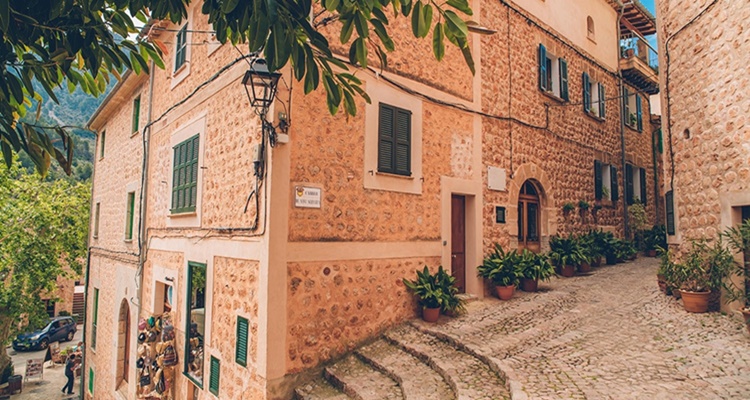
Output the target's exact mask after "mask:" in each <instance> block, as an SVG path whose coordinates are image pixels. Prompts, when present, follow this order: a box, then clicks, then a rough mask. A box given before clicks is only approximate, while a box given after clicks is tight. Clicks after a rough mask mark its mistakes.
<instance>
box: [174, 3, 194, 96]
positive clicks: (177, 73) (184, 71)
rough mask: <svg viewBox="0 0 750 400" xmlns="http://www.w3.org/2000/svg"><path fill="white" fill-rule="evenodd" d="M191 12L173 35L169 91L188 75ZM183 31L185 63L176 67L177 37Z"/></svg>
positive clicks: (191, 33) (190, 50) (190, 53)
mask: <svg viewBox="0 0 750 400" xmlns="http://www.w3.org/2000/svg"><path fill="white" fill-rule="evenodd" d="M190 14H191V11H190V10H188V18H187V19H186V21H185V24H184V25H182V26H179V27H178V29H177V32H175V34H174V54H173V55H172V80H171V82H170V90H171V89H174V88H175V87H176V86H177V85H179V84H180V82H182V81H184V80H185V78H187V76H188V75H190V64H191V62H190V58H191V55H192V48H193V46H192V45H191V43H192V40H193V32H192V26H193V21H192V18H190ZM183 29H184V30H185V40H184V46H185V51H184V55H185V61H184V62H183V63H182V64H181V65H180V66H179V67H178V66H177V55H178V48H177V46H178V45H179V43H178V40H177V39H178V36H179V34H180V31H182V30H183Z"/></svg>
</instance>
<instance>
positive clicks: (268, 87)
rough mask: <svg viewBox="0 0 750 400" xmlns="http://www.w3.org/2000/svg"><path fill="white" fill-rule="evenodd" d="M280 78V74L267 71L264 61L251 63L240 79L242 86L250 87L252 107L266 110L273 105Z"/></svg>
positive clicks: (259, 60) (258, 60) (257, 60)
mask: <svg viewBox="0 0 750 400" xmlns="http://www.w3.org/2000/svg"><path fill="white" fill-rule="evenodd" d="M280 77H281V74H280V73H278V72H270V71H268V65H266V60H264V59H262V58H259V59H256V60H255V61H254V62H253V64H252V66H251V67H250V70H248V71H247V72H245V77H244V78H243V79H242V84H244V85H246V86H250V89H251V90H250V92H251V96H252V99H251V102H252V105H253V107H260V108H268V107H269V106H270V105H271V103H273V99H274V97H275V96H276V88H277V87H278V83H279V78H280Z"/></svg>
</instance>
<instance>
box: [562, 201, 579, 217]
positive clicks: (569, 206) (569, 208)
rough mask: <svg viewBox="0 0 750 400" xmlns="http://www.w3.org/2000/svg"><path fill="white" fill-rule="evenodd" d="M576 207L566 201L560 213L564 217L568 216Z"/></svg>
mask: <svg viewBox="0 0 750 400" xmlns="http://www.w3.org/2000/svg"><path fill="white" fill-rule="evenodd" d="M575 208H576V206H575V204H573V203H572V202H570V201H568V202H566V203H565V204H563V206H562V211H563V214H564V215H568V214H570V212H571V211H573V210H575Z"/></svg>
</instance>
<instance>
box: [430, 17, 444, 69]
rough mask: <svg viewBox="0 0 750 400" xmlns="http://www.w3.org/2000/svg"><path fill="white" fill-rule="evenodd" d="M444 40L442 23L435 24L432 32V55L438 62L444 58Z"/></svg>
mask: <svg viewBox="0 0 750 400" xmlns="http://www.w3.org/2000/svg"><path fill="white" fill-rule="evenodd" d="M444 38H445V33H443V24H442V22H438V23H437V24H435V29H433V30H432V53H433V54H434V55H435V59H436V60H438V61H441V60H442V59H443V57H444V56H445V43H444V41H443V39H444Z"/></svg>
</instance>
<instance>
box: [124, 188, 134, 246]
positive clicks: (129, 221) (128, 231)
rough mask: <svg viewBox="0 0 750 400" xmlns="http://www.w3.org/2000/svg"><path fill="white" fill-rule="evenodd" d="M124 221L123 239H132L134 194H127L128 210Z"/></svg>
mask: <svg viewBox="0 0 750 400" xmlns="http://www.w3.org/2000/svg"><path fill="white" fill-rule="evenodd" d="M126 213H127V217H126V221H125V239H127V240H130V239H133V220H134V215H135V192H130V193H128V209H127V211H126Z"/></svg>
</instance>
